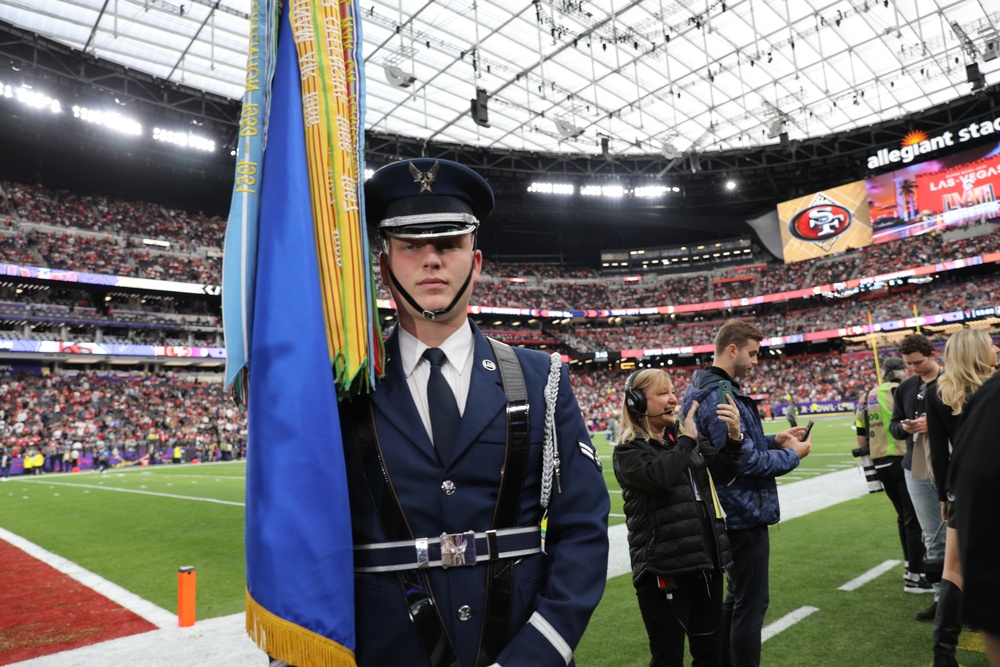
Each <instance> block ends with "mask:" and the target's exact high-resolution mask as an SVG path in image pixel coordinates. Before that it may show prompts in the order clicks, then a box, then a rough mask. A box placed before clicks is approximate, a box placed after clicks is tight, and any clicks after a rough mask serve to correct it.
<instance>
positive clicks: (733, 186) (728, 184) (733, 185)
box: [726, 181, 736, 190]
mask: <svg viewBox="0 0 1000 667" xmlns="http://www.w3.org/2000/svg"><path fill="white" fill-rule="evenodd" d="M726 189H727V190H735V189H736V181H726Z"/></svg>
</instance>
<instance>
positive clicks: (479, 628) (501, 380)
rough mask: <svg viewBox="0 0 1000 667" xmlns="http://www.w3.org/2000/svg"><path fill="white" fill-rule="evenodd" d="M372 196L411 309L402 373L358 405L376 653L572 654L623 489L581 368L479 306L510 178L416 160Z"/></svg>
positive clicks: (393, 348) (363, 580)
mask: <svg viewBox="0 0 1000 667" xmlns="http://www.w3.org/2000/svg"><path fill="white" fill-rule="evenodd" d="M365 197H366V209H367V216H368V222H369V224H377V225H378V229H379V235H380V240H381V243H382V255H381V258H380V269H381V275H382V280H383V282H385V284H386V285H387V286H388V287H389V290H390V291H391V293H392V296H393V298H394V300H395V304H396V310H397V314H398V317H399V323H398V325H397V326H396V327H395V328H394V329H393V331H392V333H391V335H390V336H389V338H388V340H387V341H386V357H387V362H386V375H385V378H384V379H383V380H382V381H380V382H379V383H378V385H377V386H376V389H375V391H374V392H373V393H372V395H371V396H370V397H369V398H366V399H363V400H361V401H360V402H357V403H356V404H354V405H351V406H349V408H348V409H347V410H342V411H341V414H342V415H347V417H346V418H345V417H342V422H343V430H344V434H343V435H344V442H345V443H346V445H345V449H346V457H347V466H348V468H347V470H348V486H349V489H350V497H351V516H352V522H353V528H354V543H355V593H356V595H355V598H356V601H355V605H356V627H357V656H356V657H357V662H358V665H359V666H360V667H390V666H393V665H407V666H409V665H420V664H427V665H430V666H431V667H439V666H447V667H477V666H478V667H486V666H488V665H502V666H503V667H516V666H520V665H523V666H529V665H530V666H531V667H545V666H546V665H552V666H553V667H565V666H566V665H572V664H573V650H574V648H575V646H576V645H577V643H578V642H579V640H580V637H581V636H582V635H583V632H584V630H585V628H586V626H587V623H588V621H589V619H590V616H591V613H592V612H593V610H594V608H595V607H596V606H597V603H598V602H599V600H600V598H601V595H602V593H603V591H604V584H605V579H606V576H607V557H608V536H607V517H608V511H609V498H608V491H607V487H606V485H605V483H604V479H603V476H602V473H601V464H600V460H599V458H598V457H597V455H596V453H595V451H594V449H593V447H592V446H591V444H590V438H589V435H588V433H587V429H586V425H585V423H584V419H583V417H582V415H581V413H580V408H579V406H578V405H577V402H576V399H575V398H574V396H573V391H572V389H571V388H570V384H569V379H568V376H567V372H566V368H565V365H564V364H562V363H561V362H559V361H558V358H556V359H552V358H551V357H550V356H549V355H547V354H545V353H543V352H540V351H535V350H523V349H515V350H511V348H508V347H506V346H503V345H502V344H500V345H499V346H495V345H494V343H491V342H490V341H489V339H487V338H486V337H485V336H484V335H483V334H482V333H481V332H480V331H479V329H478V327H476V325H475V324H474V323H473V322H472V321H471V320H469V318H468V317H467V307H468V305H469V300H470V297H471V293H472V288H473V286H474V285H475V283H476V282H478V280H479V276H480V271H481V269H482V252H481V251H480V250H478V249H477V248H476V234H477V231H478V228H479V224H480V221H481V220H483V219H485V218H486V216H488V215H489V213H490V211H491V210H492V208H493V192H492V190H491V189H490V187H489V185H488V184H487V183H486V181H485V180H483V179H482V177H480V176H479V175H478V174H476V173H475V172H474V171H472V170H471V169H469V168H467V167H465V166H462V165H460V164H457V163H454V162H451V161H448V160H439V159H415V160H406V161H402V162H397V163H394V164H391V165H389V166H386V167H383V168H382V169H380V170H378V171H377V172H375V174H374V175H373V176H372V178H370V179H369V180H368V182H367V184H366V186H365ZM429 348H431V349H433V348H437V349H438V350H440V351H441V353H443V354H441V355H440V357H441V358H439V359H434V357H433V355H434V354H436V353H433V352H432V353H428V355H426V356H425V351H426V350H428V349H429ZM498 348H499V349H498ZM505 359H507V361H506V362H505ZM511 362H513V363H511ZM441 378H443V379H444V380H445V381H446V382H447V387H448V388H450V392H448V391H444V392H441V391H440V389H439V388H440V387H441V386H442V385H440V384H438V385H435V382H440V380H441ZM442 393H443V394H444V396H442ZM452 394H453V395H452ZM441 401H444V403H442V402H441ZM446 404H450V407H449V405H446ZM442 405H445V407H442ZM456 407H457V411H455V408H456ZM449 412H454V420H453V421H454V423H452V424H450V425H448V424H446V423H445V422H446V421H447V420H446V419H445V418H444V417H442V415H444V414H446V413H449ZM351 415H353V416H351ZM443 420H444V421H443Z"/></svg>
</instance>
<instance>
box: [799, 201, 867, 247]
mask: <svg viewBox="0 0 1000 667" xmlns="http://www.w3.org/2000/svg"><path fill="white" fill-rule="evenodd" d="M852 220H854V214H852V213H851V212H850V211H849V210H847V209H846V208H844V207H843V206H841V205H839V204H821V205H818V206H810V207H809V208H807V209H803V210H801V211H799V212H798V213H796V214H795V215H794V216H792V219H791V220H790V221H789V222H788V230H789V231H790V232H791V233H792V235H793V236H794V237H795V238H798V239H802V240H803V241H828V240H830V239H832V238H836V237H837V236H840V235H841V234H843V233H844V232H846V231H847V230H848V229H849V228H850V226H851V221H852Z"/></svg>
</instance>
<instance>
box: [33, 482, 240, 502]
mask: <svg viewBox="0 0 1000 667" xmlns="http://www.w3.org/2000/svg"><path fill="white" fill-rule="evenodd" d="M45 483H46V484H49V485H51V486H72V487H76V488H78V489H96V490H97V491H118V492H119V493H138V494H140V495H143V496H157V497H159V498H176V499H177V500H194V501H197V502H200V503H215V504H217V505H232V506H233V507H243V506H244V505H245V503H239V502H236V501H234V500H219V499H217V498H198V497H197V496H181V495H177V494H175V493H160V492H159V491H141V490H139V489H122V488H120V487H117V486H104V485H101V484H76V483H74V482H45Z"/></svg>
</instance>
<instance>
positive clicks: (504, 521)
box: [476, 338, 529, 667]
mask: <svg viewBox="0 0 1000 667" xmlns="http://www.w3.org/2000/svg"><path fill="white" fill-rule="evenodd" d="M487 340H489V341H490V345H492V347H493V354H494V355H495V356H496V358H497V365H498V367H499V368H500V378H501V381H502V382H503V388H504V392H505V393H506V394H507V449H506V453H505V457H504V465H503V470H502V472H501V478H500V492H499V494H498V495H497V503H496V507H495V508H494V511H493V525H492V531H491V532H493V531H496V530H499V529H502V528H513V527H515V526H516V525H517V515H518V512H519V510H520V508H521V495H522V492H523V491H524V477H525V472H526V470H527V465H528V443H529V421H528V391H527V388H526V387H525V383H524V375H523V374H522V373H521V364H520V363H518V361H517V356H516V355H515V354H514V350H512V349H511V348H510V346H509V345H506V344H504V343H501V342H499V341H496V340H493V339H492V338H488V339H487ZM495 543H496V540H495V539H494V540H492V544H495ZM490 548H491V550H492V549H493V548H494V547H493V546H492V545H491V547H490ZM515 562H516V561H502V560H498V561H490V562H489V563H488V565H487V575H486V576H487V589H486V608H485V609H484V610H483V628H482V634H481V635H480V639H479V655H478V658H477V660H476V665H477V667H485V666H486V665H491V664H493V663H494V662H496V659H497V656H499V655H500V651H502V650H503V648H504V647H505V646H506V645H507V641H508V638H509V637H508V635H509V629H510V612H511V607H512V603H513V597H514V588H513V585H514V563H515Z"/></svg>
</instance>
